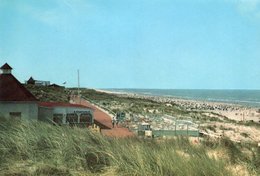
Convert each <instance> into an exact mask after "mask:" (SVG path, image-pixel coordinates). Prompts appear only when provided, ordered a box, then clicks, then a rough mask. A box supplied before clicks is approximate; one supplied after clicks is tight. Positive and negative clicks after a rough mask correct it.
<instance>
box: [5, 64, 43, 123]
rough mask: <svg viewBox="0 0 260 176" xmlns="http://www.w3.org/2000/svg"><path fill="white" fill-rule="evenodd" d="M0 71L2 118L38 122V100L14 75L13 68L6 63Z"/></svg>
mask: <svg viewBox="0 0 260 176" xmlns="http://www.w3.org/2000/svg"><path fill="white" fill-rule="evenodd" d="M0 69H1V72H2V73H1V74H0V116H2V117H6V118H13V119H34V120H37V119H38V101H37V99H36V98H35V97H34V96H33V95H32V94H31V93H30V92H29V91H28V90H27V89H26V88H25V87H24V86H23V85H22V84H21V83H20V82H19V81H18V80H17V79H16V78H15V77H14V76H13V75H12V67H10V66H9V65H8V64H7V63H6V64H4V65H3V66H2V67H1V68H0Z"/></svg>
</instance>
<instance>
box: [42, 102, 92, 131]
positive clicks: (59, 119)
mask: <svg viewBox="0 0 260 176" xmlns="http://www.w3.org/2000/svg"><path fill="white" fill-rule="evenodd" d="M38 106H39V116H38V119H39V120H41V121H47V122H51V123H52V122H55V123H56V124H59V125H66V124H67V125H71V126H74V125H76V126H79V127H90V126H92V125H93V124H94V118H93V109H92V108H90V107H87V106H83V105H80V104H70V103H58V102H39V103H38Z"/></svg>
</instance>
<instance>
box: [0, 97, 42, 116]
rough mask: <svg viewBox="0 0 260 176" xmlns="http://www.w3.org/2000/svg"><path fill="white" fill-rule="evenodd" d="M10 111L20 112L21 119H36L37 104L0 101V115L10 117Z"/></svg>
mask: <svg viewBox="0 0 260 176" xmlns="http://www.w3.org/2000/svg"><path fill="white" fill-rule="evenodd" d="M10 112H21V119H27V120H37V119H38V104H37V103H36V102H3V101H0V116H3V117H5V118H10V115H9V113H10Z"/></svg>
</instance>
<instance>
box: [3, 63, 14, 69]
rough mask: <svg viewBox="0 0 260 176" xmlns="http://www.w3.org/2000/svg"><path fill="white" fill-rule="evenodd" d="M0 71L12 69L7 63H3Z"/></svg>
mask: <svg viewBox="0 0 260 176" xmlns="http://www.w3.org/2000/svg"><path fill="white" fill-rule="evenodd" d="M0 69H2V70H3V69H13V68H12V67H11V66H10V65H9V64H8V63H5V64H4V65H3V66H2V67H1V68H0Z"/></svg>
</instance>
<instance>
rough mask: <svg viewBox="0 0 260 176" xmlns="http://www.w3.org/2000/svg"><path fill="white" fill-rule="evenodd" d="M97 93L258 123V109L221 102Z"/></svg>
mask: <svg viewBox="0 0 260 176" xmlns="http://www.w3.org/2000/svg"><path fill="white" fill-rule="evenodd" d="M96 91H98V92H103V93H109V94H115V95H117V96H123V97H132V98H142V99H149V100H153V101H156V102H161V103H165V104H166V105H169V106H170V105H171V104H176V105H178V106H180V107H182V108H184V109H186V110H189V111H205V112H213V113H217V114H220V115H222V116H225V117H227V118H228V119H231V120H235V121H254V122H260V108H255V107H249V106H243V105H239V104H230V103H222V102H210V101H198V100H187V99H180V98H173V97H166V96H151V95H140V94H136V93H128V92H116V91H107V90H100V89H96Z"/></svg>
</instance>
